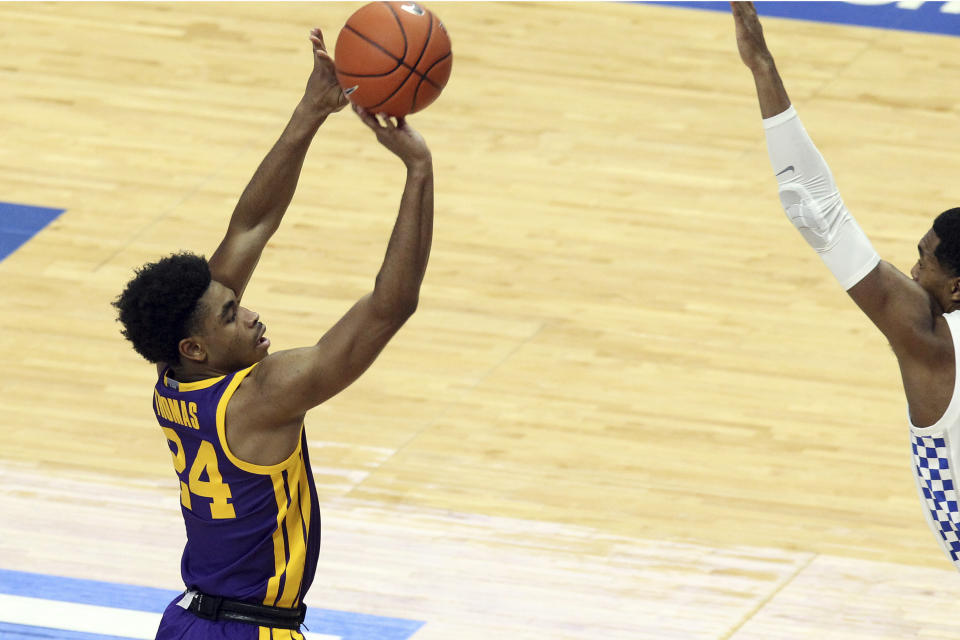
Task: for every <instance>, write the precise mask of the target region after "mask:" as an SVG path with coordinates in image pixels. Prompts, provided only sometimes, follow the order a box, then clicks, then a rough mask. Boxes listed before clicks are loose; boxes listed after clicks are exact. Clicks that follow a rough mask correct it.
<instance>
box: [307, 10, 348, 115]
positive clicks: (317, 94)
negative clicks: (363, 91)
mask: <svg viewBox="0 0 960 640" xmlns="http://www.w3.org/2000/svg"><path fill="white" fill-rule="evenodd" d="M310 42H311V43H312V44H313V71H312V72H311V73H310V77H309V78H308V79H307V90H306V92H305V94H304V99H305V100H307V101H309V103H310V104H311V106H312V107H314V108H315V109H316V110H317V111H318V112H319V113H321V114H323V115H328V114H331V113H334V112H337V111H340V110H341V109H343V108H344V107H345V106H347V97H346V96H345V95H343V90H342V89H341V88H340V84H339V83H338V82H337V73H336V69H335V67H334V66H333V59H332V58H331V57H330V54H328V53H327V47H326V45H324V44H323V34H322V33H321V32H320V29H319V28H316V27H314V28H313V29H311V30H310Z"/></svg>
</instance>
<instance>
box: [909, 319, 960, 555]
mask: <svg viewBox="0 0 960 640" xmlns="http://www.w3.org/2000/svg"><path fill="white" fill-rule="evenodd" d="M943 317H944V318H945V319H946V321H947V326H948V327H950V335H951V336H953V351H954V362H957V363H960V311H953V312H951V313H948V314H946V315H944V316H943ZM956 366H957V369H956V371H957V375H956V380H955V381H954V385H953V397H952V398H950V405H949V406H948V407H947V410H946V412H945V413H944V414H943V416H942V417H941V418H940V419H939V420H937V422H936V423H935V424H933V425H931V426H929V427H923V428H918V427H915V426H913V423H912V422H911V423H910V438H911V440H912V441H913V475H914V477H915V478H916V480H917V491H919V492H920V501H921V502H922V503H923V507H924V508H923V512H924V515H925V516H926V518H927V524H929V525H930V528H931V529H932V530H933V532H934V534H935V535H936V537H937V540H938V541H939V542H940V546H941V547H943V550H944V552H946V554H947V556H948V557H949V558H950V560H951V561H952V562H953V566H955V567H957V569H960V508H958V507H957V495H958V491H957V481H958V479H960V364H957V365H956ZM907 419H908V420H909V419H910V416H909V415H908V416H907Z"/></svg>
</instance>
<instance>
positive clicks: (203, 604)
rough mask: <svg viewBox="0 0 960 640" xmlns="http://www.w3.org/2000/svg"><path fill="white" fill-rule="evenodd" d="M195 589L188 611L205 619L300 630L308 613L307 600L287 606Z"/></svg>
mask: <svg viewBox="0 0 960 640" xmlns="http://www.w3.org/2000/svg"><path fill="white" fill-rule="evenodd" d="M191 591H192V592H193V594H194V596H193V599H192V600H191V601H190V605H189V606H188V607H187V611H190V612H191V613H193V614H195V615H196V616H197V617H198V618H203V619H204V620H230V621H232V622H244V623H246V624H253V625H257V626H261V627H275V628H278V629H294V630H296V629H299V628H300V625H301V624H303V619H304V617H305V616H306V615H307V607H306V605H303V604H301V605H300V606H299V607H297V608H296V609H284V608H281V607H268V606H267V605H265V604H253V603H252V602H243V601H241V600H231V599H229V598H221V597H219V596H211V595H209V594H206V593H201V592H200V591H196V590H191Z"/></svg>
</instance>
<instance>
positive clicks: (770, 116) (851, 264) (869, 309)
mask: <svg viewBox="0 0 960 640" xmlns="http://www.w3.org/2000/svg"><path fill="white" fill-rule="evenodd" d="M730 4H731V7H732V9H733V17H734V22H735V24H736V33H737V47H738V49H739V51H740V57H741V59H742V60H743V62H744V64H746V65H747V67H748V68H749V69H750V71H751V72H752V73H753V79H754V84H755V85H756V89H757V99H758V100H759V102H760V113H761V115H762V116H763V119H764V120H763V126H764V130H765V132H766V136H767V150H768V152H769V154H770V163H771V165H772V166H773V171H774V173H775V174H776V178H777V183H778V189H779V194H780V201H781V204H782V205H783V208H784V211H785V212H786V214H787V218H788V219H789V220H790V222H791V223H792V224H793V225H794V226H795V227H796V228H797V229H798V230H799V231H800V233H801V235H803V237H804V239H805V240H806V241H807V243H808V244H809V245H810V246H811V247H813V249H815V250H816V251H817V254H818V255H819V256H820V258H821V259H822V260H823V262H824V263H825V264H826V265H827V267H828V268H829V269H830V271H831V272H832V273H833V275H834V277H836V278H837V280H838V282H840V285H841V286H842V287H843V288H844V289H846V291H847V293H848V294H849V295H850V297H851V298H852V299H853V300H854V302H856V304H857V305H858V306H859V307H860V308H861V309H862V310H863V311H864V313H866V315H867V316H868V317H869V318H870V320H871V321H872V322H873V323H874V324H875V325H876V326H877V328H879V329H880V331H881V332H883V334H884V335H885V336H886V338H887V340H889V342H890V344H891V346H892V347H893V349H894V352H895V353H896V354H897V357H898V359H899V360H900V362H901V367H903V366H904V364H905V363H908V364H907V366H910V365H909V361H911V360H915V359H917V358H918V357H920V358H924V357H927V356H926V355H924V354H927V353H929V349H930V345H931V344H932V341H931V340H930V339H929V338H930V336H931V335H932V322H931V309H930V298H929V296H928V295H927V294H926V293H925V292H924V291H923V289H922V288H921V287H920V286H919V285H918V284H917V283H916V282H914V281H913V280H912V279H910V278H909V277H907V276H906V275H904V274H903V273H901V272H900V271H898V270H897V269H896V268H895V267H894V266H893V265H891V264H889V263H887V262H884V261H881V260H880V256H879V255H878V254H877V252H876V251H875V250H874V248H873V246H872V244H871V243H870V240H869V239H868V238H867V236H866V235H865V234H864V233H863V231H862V230H861V229H860V226H859V225H858V224H857V222H856V220H854V219H853V216H851V215H850V212H849V211H848V210H847V207H846V205H845V204H844V203H843V200H842V198H841V197H840V191H839V190H838V188H837V185H836V183H835V182H834V179H833V175H832V174H831V172H830V169H829V167H828V166H827V164H826V162H825V161H824V159H823V156H822V155H821V154H820V152H819V151H818V150H817V148H816V146H814V144H813V141H812V140H811V139H810V136H809V135H808V134H807V131H806V129H805V128H804V127H803V124H802V123H801V122H800V118H799V117H798V116H797V112H796V110H795V109H794V108H793V106H792V105H791V104H790V98H789V97H788V96H787V92H786V89H784V86H783V81H782V80H781V78H780V74H779V72H778V71H777V67H776V64H775V63H774V61H773V55H772V54H771V53H770V50H769V49H768V48H767V44H766V41H765V40H764V37H763V29H762V27H761V26H760V20H759V18H758V17H757V12H756V10H755V9H754V7H753V3H752V2H731V3H730Z"/></svg>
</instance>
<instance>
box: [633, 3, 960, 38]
mask: <svg viewBox="0 0 960 640" xmlns="http://www.w3.org/2000/svg"><path fill="white" fill-rule="evenodd" d="M644 4H647V3H644ZM649 4H662V5H667V6H671V7H686V8H692V9H705V10H707V11H723V12H726V13H729V12H730V5H729V3H727V2H684V1H681V2H650V3H649ZM755 4H756V7H757V13H758V14H760V15H761V16H773V17H777V18H795V19H798V20H811V21H814V22H831V23H835V24H852V25H858V26H861V27H879V28H881V29H896V30H899V31H921V32H924V33H939V34H943V35H948V36H960V2H956V1H954V2H872V1H870V0H864V1H862V2H756V3H755Z"/></svg>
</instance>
